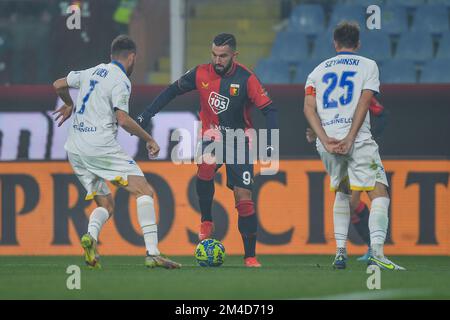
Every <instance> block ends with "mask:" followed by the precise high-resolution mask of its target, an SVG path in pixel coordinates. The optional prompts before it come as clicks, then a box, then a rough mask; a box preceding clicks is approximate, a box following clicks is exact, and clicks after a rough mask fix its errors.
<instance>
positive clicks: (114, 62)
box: [111, 60, 127, 74]
mask: <svg viewBox="0 0 450 320" xmlns="http://www.w3.org/2000/svg"><path fill="white" fill-rule="evenodd" d="M111 63H112V64H115V65H116V66H118V67H119V68H120V70H122V71H123V73H125V74H127V72H126V71H125V67H124V66H123V64H121V63H120V62H119V61H116V60H113V61H111Z"/></svg>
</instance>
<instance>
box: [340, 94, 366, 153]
mask: <svg viewBox="0 0 450 320" xmlns="http://www.w3.org/2000/svg"><path fill="white" fill-rule="evenodd" d="M372 97H373V91H372V90H367V89H366V90H363V91H362V93H361V97H360V98H359V101H358V105H357V106H356V110H355V114H354V115H353V120H352V125H351V127H350V131H349V133H348V134H347V136H346V137H345V138H344V139H342V140H341V141H340V142H339V144H338V148H337V152H338V153H340V154H347V153H348V152H349V151H350V149H351V147H352V145H353V143H354V142H355V139H356V136H357V134H358V131H359V129H360V128H361V126H362V124H363V122H364V119H365V118H366V115H367V112H368V111H369V106H370V101H371V99H372Z"/></svg>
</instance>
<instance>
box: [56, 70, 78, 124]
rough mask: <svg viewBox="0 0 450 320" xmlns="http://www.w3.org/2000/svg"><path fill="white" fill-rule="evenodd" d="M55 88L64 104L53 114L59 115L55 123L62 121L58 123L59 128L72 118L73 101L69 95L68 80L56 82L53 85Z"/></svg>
mask: <svg viewBox="0 0 450 320" xmlns="http://www.w3.org/2000/svg"><path fill="white" fill-rule="evenodd" d="M53 88H54V89H55V91H56V94H57V95H58V96H59V97H60V98H61V100H62V101H63V102H64V105H63V106H62V107H60V108H59V109H58V110H56V111H55V112H53V115H57V116H56V118H55V121H58V120H59V119H60V120H59V123H58V127H60V126H61V125H62V124H63V123H64V122H65V121H66V120H67V119H69V118H70V116H71V114H72V111H73V101H72V97H71V96H70V93H69V84H68V83H67V79H66V78H61V79H58V80H56V81H55V82H54V83H53Z"/></svg>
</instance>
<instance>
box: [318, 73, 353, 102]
mask: <svg viewBox="0 0 450 320" xmlns="http://www.w3.org/2000/svg"><path fill="white" fill-rule="evenodd" d="M355 74H356V71H344V72H343V73H342V76H341V78H340V80H339V77H338V75H337V74H336V73H334V72H329V73H326V74H324V75H323V78H322V81H323V82H324V83H326V84H328V87H327V89H326V90H325V92H324V93H323V108H324V109H331V108H337V107H338V102H337V101H336V100H333V99H330V95H331V93H332V92H333V90H334V89H336V86H337V84H338V82H339V87H341V88H343V89H347V92H346V93H345V95H342V96H340V97H339V103H340V104H341V106H345V105H347V104H349V103H350V102H351V101H352V99H353V88H354V85H353V81H352V79H351V78H352V77H353V76H354V75H355Z"/></svg>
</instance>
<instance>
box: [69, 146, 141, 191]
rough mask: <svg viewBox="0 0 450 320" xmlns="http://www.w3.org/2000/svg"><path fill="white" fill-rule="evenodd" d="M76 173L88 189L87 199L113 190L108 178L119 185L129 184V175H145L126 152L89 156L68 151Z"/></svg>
mask: <svg viewBox="0 0 450 320" xmlns="http://www.w3.org/2000/svg"><path fill="white" fill-rule="evenodd" d="M67 155H68V158H69V162H70V164H71V165H72V168H73V171H74V172H75V175H76V176H77V177H78V180H80V182H81V184H82V185H83V187H84V188H85V189H86V191H87V195H86V198H85V199H86V200H92V199H93V198H94V196H96V195H107V194H110V193H111V191H110V190H109V188H108V185H107V184H106V180H108V181H111V182H112V183H113V184H115V185H117V186H127V185H128V176H130V175H133V176H143V175H144V174H143V173H142V170H141V169H140V168H139V166H138V165H137V164H136V162H135V161H134V160H133V159H132V158H131V157H130V156H128V155H127V154H126V153H125V152H116V153H109V154H105V155H102V156H96V157H88V156H82V155H78V154H74V153H71V152H68V153H67Z"/></svg>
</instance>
